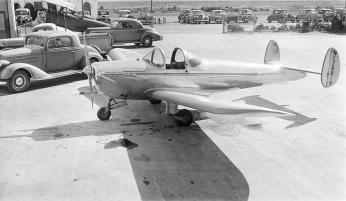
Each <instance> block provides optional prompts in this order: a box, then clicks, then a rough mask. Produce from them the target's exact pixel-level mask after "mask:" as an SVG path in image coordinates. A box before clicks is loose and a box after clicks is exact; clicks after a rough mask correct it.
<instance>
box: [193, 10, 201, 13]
mask: <svg viewBox="0 0 346 201" xmlns="http://www.w3.org/2000/svg"><path fill="white" fill-rule="evenodd" d="M192 13H193V14H202V13H203V12H202V11H201V10H193V11H192Z"/></svg>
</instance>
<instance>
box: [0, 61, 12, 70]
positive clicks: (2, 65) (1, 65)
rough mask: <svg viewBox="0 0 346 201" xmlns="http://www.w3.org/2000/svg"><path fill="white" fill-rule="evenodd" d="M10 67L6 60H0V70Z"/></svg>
mask: <svg viewBox="0 0 346 201" xmlns="http://www.w3.org/2000/svg"><path fill="white" fill-rule="evenodd" d="M8 65H10V62H9V61H7V60H0V68H2V67H5V66H8Z"/></svg>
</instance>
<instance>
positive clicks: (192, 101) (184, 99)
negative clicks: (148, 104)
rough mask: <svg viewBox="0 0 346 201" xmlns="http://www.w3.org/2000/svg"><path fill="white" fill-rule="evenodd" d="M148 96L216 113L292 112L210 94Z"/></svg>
mask: <svg viewBox="0 0 346 201" xmlns="http://www.w3.org/2000/svg"><path fill="white" fill-rule="evenodd" d="M147 96H149V97H151V98H154V99H157V100H164V101H167V102H169V103H175V104H177V105H183V106H186V107H189V108H193V109H197V110H200V111H204V112H210V113H214V114H235V115H239V114H251V115H256V114H257V115H259V116H261V115H270V116H276V115H280V116H283V115H291V114H290V113H287V112H284V111H279V110H272V109H268V108H264V107H258V106H252V105H248V104H245V103H239V102H228V101H224V100H220V99H215V98H211V97H210V96H202V95H198V94H192V93H186V92H179V91H170V90H152V91H149V92H147Z"/></svg>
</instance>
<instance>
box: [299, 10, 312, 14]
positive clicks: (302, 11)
mask: <svg viewBox="0 0 346 201" xmlns="http://www.w3.org/2000/svg"><path fill="white" fill-rule="evenodd" d="M310 12H311V11H310V10H301V11H300V13H310Z"/></svg>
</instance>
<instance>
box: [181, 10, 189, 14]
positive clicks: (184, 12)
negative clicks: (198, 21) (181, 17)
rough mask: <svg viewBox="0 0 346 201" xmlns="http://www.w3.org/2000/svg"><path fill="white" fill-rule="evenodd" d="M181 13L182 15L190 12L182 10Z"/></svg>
mask: <svg viewBox="0 0 346 201" xmlns="http://www.w3.org/2000/svg"><path fill="white" fill-rule="evenodd" d="M182 13H183V14H187V13H190V10H182Z"/></svg>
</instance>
